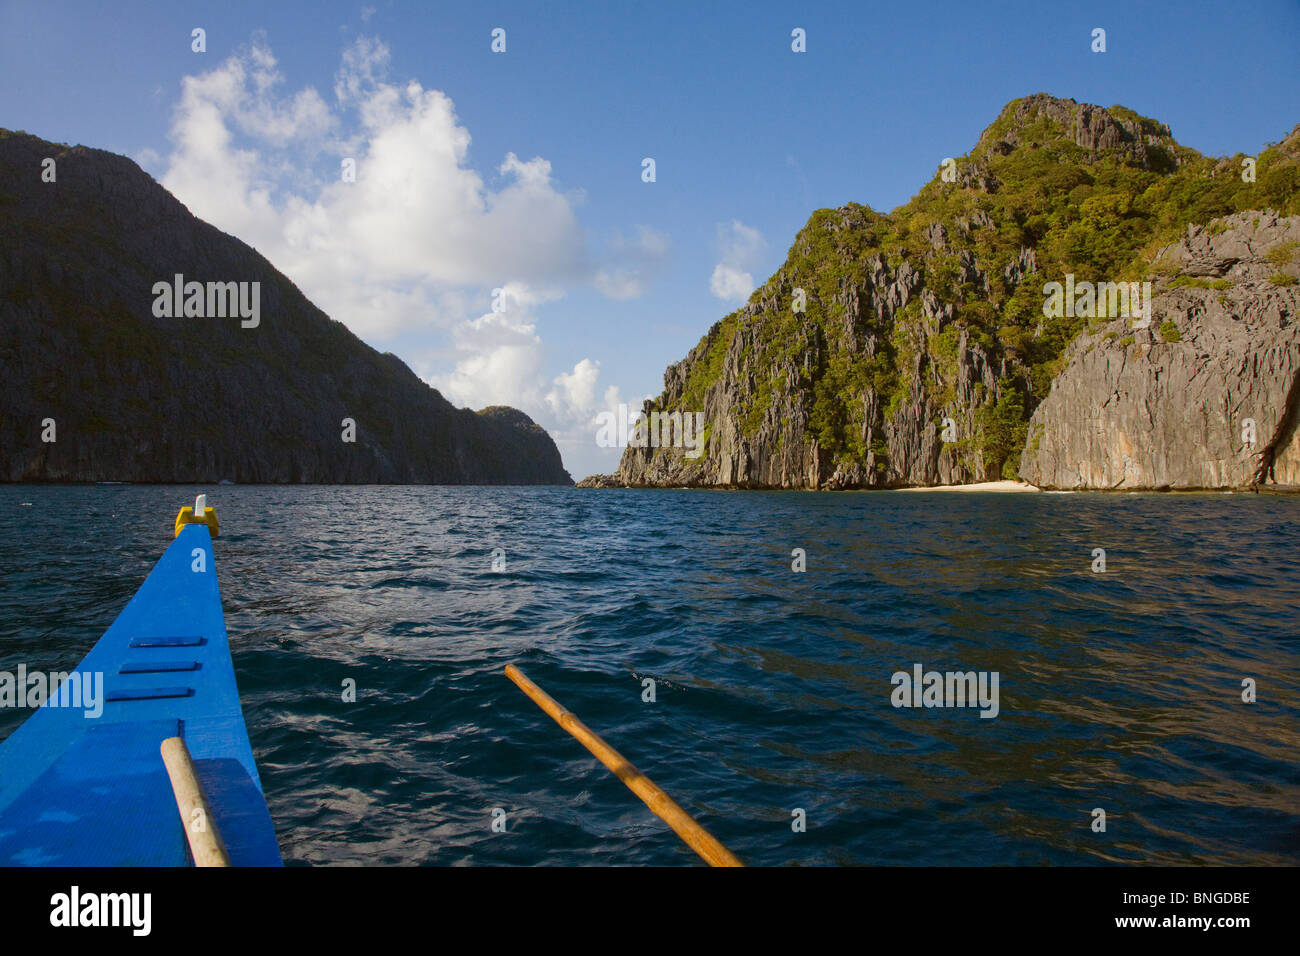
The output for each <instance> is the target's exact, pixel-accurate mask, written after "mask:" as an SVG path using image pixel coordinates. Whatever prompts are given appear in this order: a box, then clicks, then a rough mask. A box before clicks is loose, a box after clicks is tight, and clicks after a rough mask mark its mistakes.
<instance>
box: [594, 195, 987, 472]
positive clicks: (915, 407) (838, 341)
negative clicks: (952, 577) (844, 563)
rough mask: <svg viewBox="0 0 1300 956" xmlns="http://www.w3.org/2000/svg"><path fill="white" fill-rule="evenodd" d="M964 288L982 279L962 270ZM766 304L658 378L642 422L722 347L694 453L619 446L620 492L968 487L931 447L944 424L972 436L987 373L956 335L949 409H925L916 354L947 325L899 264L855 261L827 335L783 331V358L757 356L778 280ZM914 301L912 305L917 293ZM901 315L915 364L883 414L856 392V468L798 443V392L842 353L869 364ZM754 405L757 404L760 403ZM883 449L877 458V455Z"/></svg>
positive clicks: (870, 396)
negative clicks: (907, 314)
mask: <svg viewBox="0 0 1300 956" xmlns="http://www.w3.org/2000/svg"><path fill="white" fill-rule="evenodd" d="M837 212H838V213H840V214H841V219H840V223H839V226H840V228H842V229H851V228H855V227H861V226H862V223H861V222H858V221H857V217H858V215H859V214H858V213H857V212H856V211H855V210H837ZM970 278H971V279H972V280H974V281H976V282H977V283H979V282H982V281H983V275H982V273H980V272H979V270H978V269H976V268H974V267H973V266H972V267H971V269H970ZM769 285H770V286H771V287H772V292H771V294H770V295H769V296H768V297H765V298H762V299H758V300H757V301H754V302H751V303H750V304H749V305H747V306H746V307H745V308H744V309H742V310H740V312H739V313H738V316H737V328H738V331H737V333H736V334H735V335H733V336H732V337H731V338H730V339H729V340H728V341H727V342H726V343H725V345H720V343H719V340H718V337H719V336H721V335H723V334H724V330H723V329H722V328H721V327H718V326H715V328H714V329H713V330H711V331H710V333H709V335H708V336H706V338H705V340H704V341H703V342H701V343H700V345H699V346H697V347H696V348H695V350H694V351H692V353H691V354H690V355H689V356H688V357H687V358H686V359H685V360H684V361H682V362H679V363H677V364H675V365H673V366H671V367H670V368H669V369H668V370H667V371H666V372H665V374H664V394H663V396H662V397H661V398H660V399H659V400H658V401H657V402H651V403H647V404H646V406H645V412H646V413H647V414H649V413H650V412H652V411H653V410H655V409H657V408H677V407H681V408H687V406H689V405H691V402H690V399H689V396H688V392H689V378H690V372H691V370H692V369H693V368H694V367H696V366H697V365H699V364H700V363H703V362H707V361H708V357H709V355H710V353H712V352H713V351H714V350H715V349H719V348H720V347H721V348H722V368H721V376H720V379H719V383H718V384H717V385H716V386H715V387H713V388H711V389H710V390H709V391H708V392H707V393H706V394H705V395H704V400H703V403H702V407H701V408H699V409H688V410H699V411H703V413H704V421H705V423H707V424H706V427H707V425H708V424H711V425H712V426H713V427H712V428H711V429H710V430H708V431H707V432H706V434H707V435H708V440H707V445H706V454H705V455H704V456H701V457H699V458H696V459H691V458H689V457H687V456H686V455H684V454H682V453H681V452H679V451H678V449H676V448H672V447H667V448H629V449H627V451H626V452H625V454H624V456H623V460H622V462H621V463H620V467H619V477H620V479H622V481H623V483H625V484H628V485H633V486H642V485H682V486H707V485H718V486H726V487H741V488H751V487H752V488H851V487H866V486H871V485H881V486H887V485H912V484H933V483H941V484H947V483H962V482H967V481H978V480H982V479H983V477H984V473H983V470H982V469H981V468H980V467H979V465H978V464H977V463H976V462H973V461H972V460H971V459H970V458H969V456H964V455H962V454H961V453H960V452H961V449H962V446H960V445H956V443H945V442H943V441H941V430H940V425H941V424H942V419H943V418H945V417H949V418H951V419H952V421H953V423H954V426H955V427H956V429H957V430H958V431H959V432H960V430H961V429H963V428H964V429H966V433H967V434H970V432H971V431H972V430H973V429H974V413H975V409H976V408H978V407H979V405H980V404H981V402H980V398H979V396H977V394H976V392H977V386H978V387H979V388H981V389H983V390H985V393H986V394H988V395H992V396H994V398H996V396H997V394H998V387H997V382H996V379H995V376H994V369H993V368H992V365H991V363H990V361H989V358H988V356H987V355H986V354H985V352H984V350H983V349H982V348H981V347H980V346H979V345H977V344H974V343H972V342H971V341H970V340H969V336H968V335H967V334H966V333H965V332H964V331H963V332H961V333H959V334H958V336H957V338H956V344H955V352H954V362H953V370H954V372H955V375H954V391H953V395H952V398H951V400H949V401H947V402H942V403H940V402H936V401H934V400H933V399H932V398H931V395H930V393H929V392H928V391H927V389H926V387H925V381H924V377H925V373H926V369H925V368H924V366H923V360H922V356H924V355H925V354H926V351H927V349H928V348H929V344H930V340H931V339H932V338H933V337H935V336H937V335H938V334H939V332H940V331H941V330H942V329H943V328H944V327H945V320H948V319H950V318H951V308H948V309H946V310H945V307H944V306H943V305H941V304H940V303H939V302H938V300H936V299H935V298H934V296H933V295H932V294H929V293H928V290H924V289H923V288H922V282H921V275H920V273H918V272H917V271H916V270H915V269H914V268H912V266H911V265H910V264H909V263H907V262H903V263H902V264H901V265H900V266H898V267H897V268H891V267H890V266H889V265H888V264H887V263H886V262H885V260H884V258H883V257H881V256H875V257H873V258H872V259H870V260H869V261H868V263H867V269H866V281H865V282H864V284H863V285H862V286H856V285H854V284H852V283H849V282H843V283H841V286H840V289H839V291H838V292H837V294H835V295H834V296H833V297H832V298H831V301H830V303H829V304H830V308H831V309H832V310H834V311H835V312H837V313H839V315H840V316H841V318H840V320H839V321H838V322H837V323H836V324H835V326H834V327H833V328H832V329H831V330H830V331H829V334H828V331H827V330H826V329H824V328H822V327H820V326H817V325H813V324H805V323H799V324H798V325H797V326H796V327H794V328H792V329H790V330H788V331H790V333H791V336H792V338H791V341H790V342H789V343H788V344H787V346H786V348H785V350H784V351H783V354H778V355H772V353H771V351H770V350H767V351H765V350H764V349H763V345H764V342H763V337H764V334H765V323H764V322H763V320H764V318H765V317H767V316H770V315H771V314H773V313H775V312H777V311H778V309H779V305H778V303H779V302H780V300H781V299H782V298H783V296H782V293H785V295H784V298H786V299H787V300H788V297H789V296H790V295H791V294H793V291H794V288H795V286H794V283H793V280H792V279H790V278H789V277H788V276H787V274H786V272H785V270H782V271H781V272H778V273H777V275H776V276H775V277H774V279H773V281H772V282H771V283H769ZM918 293H920V295H918ZM909 305H913V306H914V311H915V312H916V314H917V316H918V317H919V321H918V323H917V324H916V325H915V326H913V327H911V328H909V329H908V330H907V332H906V333H905V334H906V335H907V336H908V337H909V345H910V347H911V350H912V353H913V354H914V356H915V359H914V360H913V362H912V364H911V365H909V366H908V367H907V368H906V370H905V372H906V380H907V385H906V390H905V392H904V393H903V394H904V400H903V401H902V402H901V403H899V404H898V405H897V407H896V408H895V409H893V410H892V411H889V412H888V413H887V410H886V409H885V407H884V404H883V402H882V399H881V396H880V395H879V394H878V393H877V391H876V390H875V389H872V388H866V389H863V390H862V391H861V393H860V395H859V396H858V398H857V401H859V402H860V403H861V409H860V424H859V425H858V431H857V437H858V438H859V441H860V443H861V446H862V447H863V448H865V449H866V454H865V456H864V458H863V459H862V460H860V461H854V460H847V459H846V458H845V457H844V456H842V455H839V456H837V455H835V454H832V453H828V452H827V451H826V450H825V449H824V448H823V447H822V446H821V443H820V442H819V440H818V439H817V437H816V436H814V435H812V434H810V413H811V409H810V405H811V402H810V396H809V394H808V390H807V389H806V388H805V387H803V383H804V382H806V381H807V380H808V379H809V377H810V376H811V375H812V374H813V373H815V372H816V371H818V370H820V369H822V368H824V367H825V366H826V365H827V364H828V363H829V362H831V361H834V360H835V359H836V358H838V357H842V356H844V355H846V354H847V355H850V356H852V357H853V359H855V360H858V361H866V362H869V361H870V360H871V359H873V358H874V357H876V356H877V355H882V356H883V355H884V354H885V347H886V346H885V343H884V342H882V337H884V336H887V335H888V334H889V330H890V329H891V327H892V326H893V322H894V319H895V316H896V315H897V314H898V313H899V312H900V311H901V310H903V309H905V308H907V307H908V306H909ZM760 382H771V383H774V385H773V386H772V387H771V392H770V396H769V397H768V398H767V401H766V404H765V406H764V405H763V404H760V402H759V401H755V398H756V394H757V392H758V388H757V383H760ZM760 401H761V400H760ZM882 451H883V453H882Z"/></svg>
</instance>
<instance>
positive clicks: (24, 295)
mask: <svg viewBox="0 0 1300 956" xmlns="http://www.w3.org/2000/svg"><path fill="white" fill-rule="evenodd" d="M47 157H49V158H52V159H54V160H55V162H56V166H55V170H56V177H57V178H56V181H55V182H53V183H47V182H42V180H41V172H42V160H43V159H45V158H47ZM178 273H179V274H181V275H183V276H184V277H185V280H186V281H190V280H194V281H199V282H205V283H206V282H210V281H211V282H248V283H252V282H259V283H260V323H259V324H258V325H257V327H255V328H244V327H242V326H241V320H240V318H239V317H233V318H199V317H189V318H159V317H156V316H155V315H154V314H153V312H154V309H153V305H154V293H153V291H152V290H153V285H154V283H155V282H160V281H163V282H171V281H173V277H174V276H175V275H176V274H178ZM344 419H352V420H353V421H354V422H355V441H353V442H348V441H345V440H344V434H345V426H344V424H343V421H344ZM47 420H53V422H54V432H53V435H54V437H55V439H56V440H55V441H53V442H47V441H43V440H42V438H43V435H44V434H45V433H46V431H47V429H46V427H45V426H44V425H43V423H44V422H46V421H47ZM221 479H230V480H234V481H239V482H325V483H331V482H351V483H371V482H374V483H481V484H568V483H570V478H569V476H568V474H567V473H566V472H565V471H564V468H563V466H562V463H561V460H560V454H559V451H558V449H557V448H556V446H555V443H554V442H553V441H552V440H551V438H550V436H549V435H547V434H546V432H545V431H544V430H543V429H541V428H540V427H539V426H537V425H535V424H533V423H532V422H531V421H530V420H529V419H528V418H527V416H525V415H524V414H523V413H522V412H518V411H515V410H513V409H484V410H483V412H480V413H475V412H473V411H470V410H468V409H457V408H455V407H453V406H452V405H451V404H450V403H449V402H447V401H446V400H445V399H444V398H443V397H442V396H441V395H440V394H439V393H438V392H437V391H435V390H434V389H432V388H430V387H429V386H427V385H426V384H425V383H424V382H422V381H421V380H420V379H419V378H418V377H417V376H416V375H415V374H414V373H413V372H412V371H411V370H410V369H409V368H407V366H406V365H404V364H403V363H402V362H401V361H400V360H399V359H398V358H397V357H396V356H393V355H391V354H384V355H381V354H380V353H378V352H376V351H375V350H374V349H372V348H370V347H369V346H367V345H365V344H364V343H363V342H361V341H360V340H359V339H357V338H356V336H354V335H353V334H352V333H351V332H349V331H348V330H347V328H346V327H345V326H343V324H342V323H340V322H336V321H333V320H331V319H330V318H329V317H328V316H326V315H325V314H324V313H322V312H321V311H320V310H319V309H317V308H316V307H315V306H313V305H312V304H311V303H310V302H309V301H308V300H307V299H306V298H305V297H304V296H303V295H302V293H301V292H300V291H299V290H298V289H297V288H296V287H295V286H294V285H293V283H292V282H290V281H289V280H288V279H287V278H285V277H284V276H283V275H281V274H280V273H279V272H277V271H276V270H275V269H274V268H273V267H272V266H271V264H270V263H269V262H267V261H266V260H265V259H264V258H262V257H261V256H260V255H258V254H257V252H256V251H254V250H253V249H251V248H249V247H248V246H247V245H245V244H244V243H242V242H240V241H239V240H237V239H235V238H234V237H232V236H229V235H226V234H225V233H222V232H221V231H219V230H218V229H215V228H214V227H212V226H211V225H208V224H207V223H205V222H202V221H200V220H198V219H196V218H194V217H193V216H192V215H191V214H190V213H189V211H188V210H187V209H186V208H185V207H184V206H183V205H181V204H180V203H179V202H177V201H176V199H175V198H173V197H172V196H171V195H170V194H169V193H167V191H166V190H164V189H163V188H162V187H161V186H159V185H158V184H157V183H155V182H154V181H153V180H152V179H151V178H150V177H149V176H148V175H147V174H145V173H144V172H143V171H142V170H141V169H140V168H139V167H138V166H136V165H135V164H134V163H132V162H131V161H130V160H128V159H126V158H124V157H121V156H116V155H113V154H111V153H106V152H103V151H100V150H94V149H87V148H85V147H80V146H78V147H73V148H69V147H66V146H62V145H58V144H54V143H48V142H45V141H43V140H40V139H37V138H35V137H32V136H28V135H26V134H14V133H8V132H6V131H2V130H0V481H158V482H195V481H216V480H221Z"/></svg>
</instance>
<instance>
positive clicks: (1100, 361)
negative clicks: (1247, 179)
mask: <svg viewBox="0 0 1300 956" xmlns="http://www.w3.org/2000/svg"><path fill="white" fill-rule="evenodd" d="M1296 250H1300V217H1295V216H1292V217H1289V218H1280V217H1278V216H1276V215H1274V214H1272V213H1268V212H1259V213H1249V212H1248V213H1242V214H1238V215H1234V216H1229V217H1226V218H1224V219H1222V220H1219V221H1218V222H1217V223H1215V224H1214V227H1213V228H1212V229H1206V228H1203V227H1200V226H1193V227H1190V228H1189V229H1188V232H1187V236H1186V237H1185V238H1184V239H1183V240H1182V241H1180V242H1178V243H1175V244H1173V245H1171V246H1168V247H1165V248H1163V249H1161V250H1160V252H1159V254H1158V255H1157V258H1156V263H1157V265H1158V266H1163V267H1164V268H1165V269H1166V270H1167V271H1170V272H1174V274H1173V275H1170V276H1167V277H1166V278H1163V279H1161V280H1160V282H1159V285H1158V287H1157V289H1158V291H1157V294H1156V296H1155V299H1154V303H1153V307H1152V322H1151V327H1150V328H1147V329H1133V328H1131V325H1132V320H1127V321H1126V320H1123V319H1120V320H1115V321H1111V322H1108V323H1106V324H1105V325H1103V326H1099V327H1098V328H1097V329H1096V331H1095V332H1093V333H1091V334H1085V335H1082V336H1080V338H1079V339H1077V340H1076V341H1075V342H1074V343H1073V344H1072V345H1071V346H1070V349H1069V352H1068V353H1067V360H1068V361H1067V365H1066V368H1065V370H1064V371H1063V372H1062V373H1061V375H1060V376H1059V377H1058V378H1057V379H1056V381H1055V382H1054V383H1053V385H1052V390H1051V393H1050V394H1049V395H1048V396H1047V398H1046V400H1045V401H1043V403H1042V404H1041V405H1039V406H1038V409H1037V410H1036V411H1035V412H1034V415H1033V417H1032V419H1031V420H1030V427H1029V440H1028V442H1027V444H1026V447H1025V451H1024V455H1023V457H1022V459H1021V464H1020V474H1021V475H1022V476H1023V477H1024V478H1025V479H1026V480H1027V481H1030V482H1032V483H1033V484H1036V485H1039V486H1040V487H1045V488H1070V489H1085V488H1093V489H1117V488H1173V489H1190V488H1225V487H1244V486H1246V485H1249V484H1251V483H1252V482H1253V480H1254V478H1255V475H1256V472H1257V471H1258V470H1260V467H1259V466H1260V464H1261V461H1260V456H1261V454H1264V453H1265V450H1266V449H1268V450H1269V451H1268V454H1269V456H1270V461H1268V462H1265V463H1264V464H1265V467H1264V469H1263V472H1264V473H1263V474H1262V475H1260V477H1261V478H1262V479H1266V480H1271V481H1275V482H1277V483H1278V484H1282V485H1300V435H1298V434H1297V428H1296V425H1297V421H1296V418H1297V416H1296V415H1295V412H1294V410H1295V405H1296V403H1297V401H1300V293H1297V289H1300V286H1297V285H1288V284H1284V283H1285V281H1286V280H1285V279H1275V277H1278V276H1291V277H1293V280H1294V277H1295V276H1297V275H1300V268H1298V267H1297V265H1296V262H1297V258H1298V257H1297V254H1296ZM1216 286H1218V287H1217V288H1216ZM1162 329H1163V332H1162ZM1252 422H1253V427H1252V425H1251V423H1252ZM1252 433H1253V437H1252ZM1269 464H1271V465H1272V468H1271V475H1270V474H1269V472H1270V469H1269V467H1268V465H1269Z"/></svg>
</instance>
